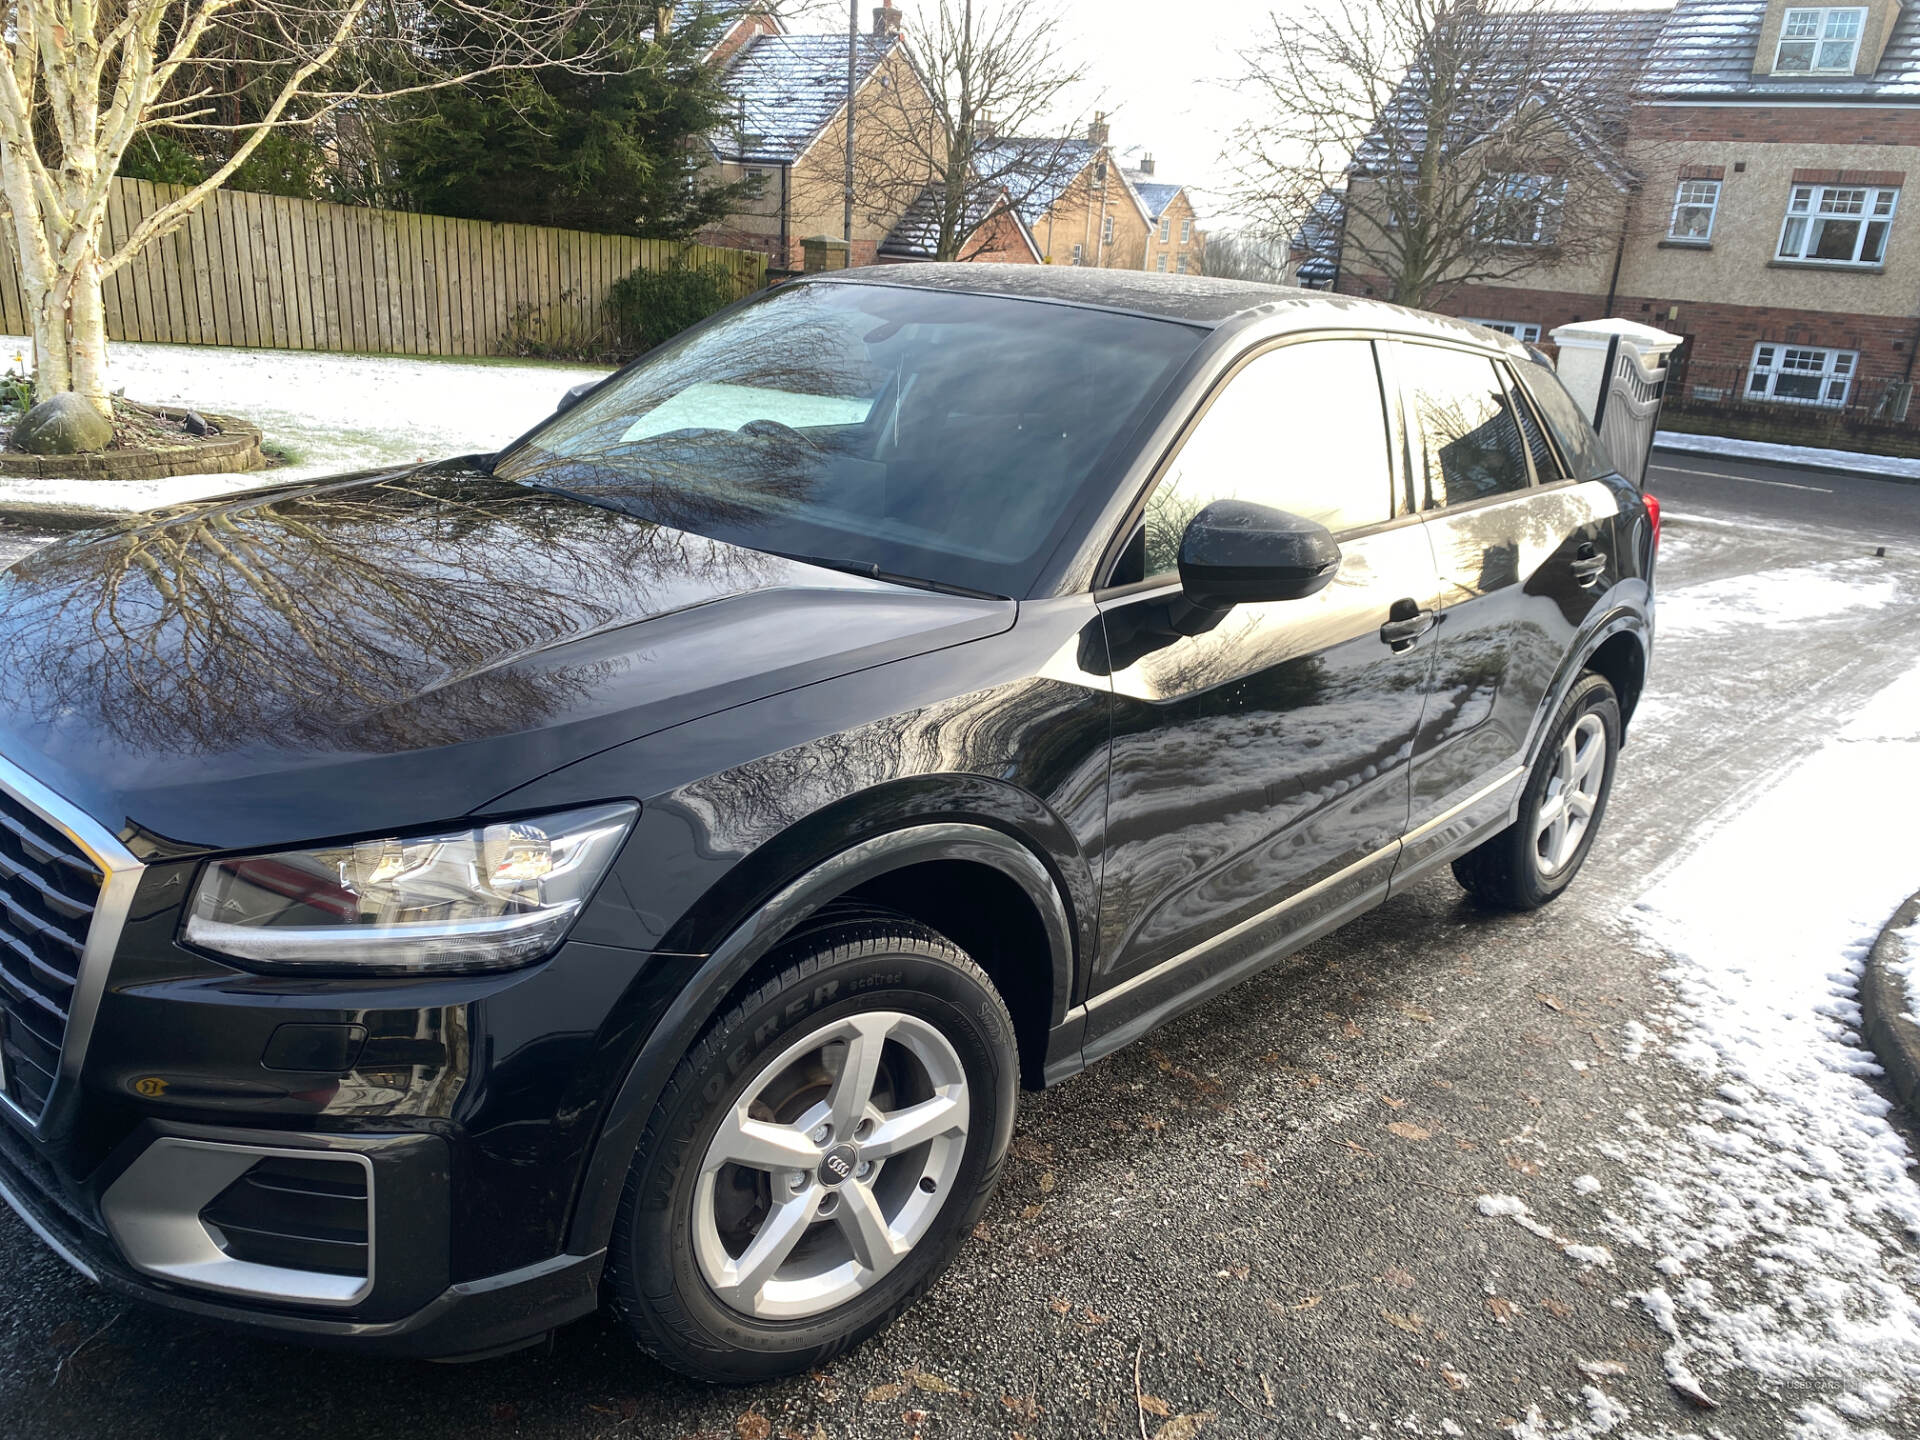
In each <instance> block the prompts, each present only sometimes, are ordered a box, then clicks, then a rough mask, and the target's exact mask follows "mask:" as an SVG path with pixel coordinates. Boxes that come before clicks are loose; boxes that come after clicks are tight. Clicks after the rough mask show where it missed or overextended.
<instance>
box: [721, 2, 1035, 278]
mask: <svg viewBox="0 0 1920 1440" xmlns="http://www.w3.org/2000/svg"><path fill="white" fill-rule="evenodd" d="M847 48H848V37H847V35H846V33H845V32H844V31H842V32H839V33H826V34H794V33H791V32H789V31H788V30H787V29H786V27H785V26H784V25H782V24H781V22H780V21H779V19H778V18H777V17H776V16H774V15H773V14H771V13H769V12H768V11H766V10H764V9H762V8H760V7H758V6H752V5H750V6H748V7H746V8H744V9H743V10H742V11H741V13H740V16H739V18H738V19H737V20H736V21H735V22H734V24H733V26H732V27H731V28H730V29H729V30H728V31H727V33H726V34H725V36H724V37H723V38H722V39H721V41H720V42H719V44H718V45H716V46H715V48H714V52H713V56H712V58H713V59H714V60H715V61H716V62H718V63H721V64H723V65H724V66H725V70H724V81H723V83H724V84H725V86H726V89H727V92H728V93H729V94H730V95H731V96H732V97H733V99H734V102H735V104H736V105H737V106H738V119H737V121H736V124H735V125H734V126H733V127H732V128H731V129H730V130H729V131H728V132H726V133H724V134H716V135H713V136H710V137H708V142H707V143H708V147H709V150H710V152H711V156H710V158H711V164H712V168H713V170H714V172H715V177H716V178H717V179H718V180H721V181H725V182H732V181H737V180H741V179H749V178H750V179H755V180H757V181H758V182H759V192H758V195H757V196H756V197H754V198H751V199H748V200H746V201H744V202H743V203H742V204H741V205H740V207H739V208H738V209H737V210H736V211H735V212H734V213H733V214H731V215H729V216H728V217H727V218H726V220H725V221H724V222H722V223H721V224H718V225H712V226H708V227H707V228H706V229H704V230H703V231H702V232H701V234H700V239H701V240H702V241H704V242H705V243H707V244H710V245H728V246H733V247H735V248H738V249H746V250H759V251H762V252H764V253H765V254H766V255H767V257H768V258H769V260H770V262H771V266H772V269H773V270H774V271H775V272H776V273H777V272H780V271H786V272H788V273H791V272H793V271H797V270H799V269H801V268H802V267H803V265H804V263H805V261H804V254H805V252H804V242H805V241H806V240H807V239H808V237H811V236H820V235H825V236H830V237H833V238H835V239H838V238H839V237H840V236H841V235H842V232H843V229H844V224H845V209H844V206H845V189H846V143H847V141H846V135H847V130H846V126H847V96H848V89H847ZM853 80H854V84H853V92H852V93H853V97H854V107H855V108H854V155H855V159H854V164H855V191H856V194H857V196H858V197H859V202H860V203H858V204H857V205H856V206H855V207H854V223H853V240H852V244H851V247H850V252H849V260H848V263H850V264H853V265H871V264H875V263H901V262H911V261H915V260H927V259H931V258H932V255H933V240H934V238H935V237H936V236H937V231H938V227H937V224H934V223H931V217H932V215H933V214H934V197H933V196H932V194H931V191H930V190H922V191H920V192H919V193H918V194H917V195H916V194H914V193H913V192H912V189H911V186H909V187H907V188H906V189H904V190H903V188H902V187H901V185H900V184H899V183H898V182H899V177H900V163H899V162H900V155H899V154H898V153H881V150H882V148H883V147H888V146H890V145H892V144H893V141H892V140H891V139H890V138H889V134H888V131H889V127H890V126H891V125H897V124H899V123H901V117H902V116H903V115H906V116H909V117H916V118H915V120H914V123H918V120H917V116H918V115H919V114H924V117H925V123H926V124H927V125H928V126H933V125H936V124H938V123H939V121H938V114H937V110H936V107H935V105H934V103H933V100H932V99H931V97H930V96H929V95H928V93H927V87H926V84H925V82H924V80H923V79H922V77H921V74H920V71H919V70H918V68H917V67H916V66H915V64H914V60H913V55H912V52H911V50H910V49H909V48H908V45H907V40H906V37H905V36H904V35H903V34H902V33H901V24H900V12H899V11H898V10H896V9H894V8H893V5H892V3H891V0H887V3H884V4H882V5H880V6H879V7H877V8H876V9H875V10H874V12H873V26H872V29H871V31H870V32H869V33H867V34H864V35H862V36H860V38H859V43H858V46H857V47H856V51H855V63H854V76H853ZM875 92H881V93H882V94H885V99H884V101H883V100H882V99H881V98H880V95H879V94H876V93H875ZM886 92H890V93H886ZM882 103H884V104H885V106H886V107H887V109H886V114H887V116H888V125H874V124H869V125H864V126H863V125H862V124H861V123H860V118H859V117H860V114H861V111H862V110H863V109H868V108H872V107H877V106H879V105H880V104H882ZM912 153H914V154H924V153H925V152H924V151H923V150H921V149H919V148H915V149H913V151H912ZM863 173H864V174H872V175H882V174H884V175H885V176H887V177H888V183H887V184H885V185H880V184H864V185H863V184H862V183H861V176H862V174H863ZM928 178H929V180H931V175H930V174H929V177H928ZM914 183H916V184H917V177H916V179H915V181H914ZM976 208H977V210H978V214H977V216H976V217H970V218H973V219H974V225H973V228H972V231H971V233H970V234H969V236H968V238H967V240H966V242H965V245H964V247H963V249H962V252H961V258H962V259H967V260H983V261H997V262H1003V263H1025V264H1031V263H1034V262H1035V261H1036V260H1037V259H1038V258H1039V256H1038V251H1037V250H1036V249H1035V248H1034V245H1033V238H1032V236H1031V235H1029V234H1027V233H1026V232H1025V230H1024V227H1023V226H1022V224H1021V221H1020V217H1019V215H1018V214H1017V213H1015V212H1014V211H1013V208H1012V207H1011V206H1010V205H1008V204H1007V203H1005V201H1004V198H1003V199H1002V200H1001V201H999V202H997V203H994V204H991V205H984V206H979V207H976Z"/></svg>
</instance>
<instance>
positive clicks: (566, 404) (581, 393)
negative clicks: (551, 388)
mask: <svg viewBox="0 0 1920 1440" xmlns="http://www.w3.org/2000/svg"><path fill="white" fill-rule="evenodd" d="M599 383H600V382H599V381H598V380H582V381H581V382H580V383H579V384H578V385H576V386H574V387H573V388H572V389H571V390H569V391H567V393H566V394H564V395H562V396H561V397H560V403H559V404H558V405H556V406H554V407H553V413H554V414H556V415H564V414H566V413H567V411H569V410H571V409H572V408H573V407H574V406H576V405H578V404H579V403H580V402H581V401H582V400H584V399H586V398H587V395H588V393H589V392H590V391H591V390H593V388H594V387H595V386H597V385H598V384H599Z"/></svg>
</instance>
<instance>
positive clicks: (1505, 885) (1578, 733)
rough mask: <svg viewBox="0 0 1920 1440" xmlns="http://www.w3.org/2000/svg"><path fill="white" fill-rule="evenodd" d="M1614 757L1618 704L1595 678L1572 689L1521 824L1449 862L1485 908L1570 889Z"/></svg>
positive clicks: (1509, 906)
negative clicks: (1568, 887) (1451, 862)
mask: <svg viewBox="0 0 1920 1440" xmlns="http://www.w3.org/2000/svg"><path fill="white" fill-rule="evenodd" d="M1619 754H1620V701H1619V699H1618V697H1616V696H1615V695H1614V693H1613V686H1611V685H1609V684H1608V683H1607V681H1606V680H1605V679H1604V678H1603V677H1602V676H1599V675H1594V674H1586V675H1582V676H1581V677H1580V679H1579V680H1578V681H1577V682H1575V684H1574V687H1573V689H1572V691H1571V692H1570V693H1569V694H1568V695H1567V698H1566V699H1565V700H1564V701H1563V702H1561V705H1560V712H1559V714H1558V715H1556V716H1555V717H1554V723H1553V728H1552V730H1551V731H1550V732H1549V733H1548V735H1547V743H1546V745H1545V746H1544V747H1543V748H1542V749H1541V751H1540V755H1539V758H1538V759H1536V760H1535V761H1534V764H1533V770H1532V773H1531V774H1529V775H1528V776H1527V788H1526V790H1525V791H1524V792H1522V794H1521V797H1520V814H1519V817H1518V818H1517V819H1516V820H1515V821H1514V822H1513V824H1511V825H1509V826H1508V827H1507V828H1506V829H1505V830H1502V831H1501V832H1500V833H1499V834H1498V835H1495V836H1494V837H1493V838H1492V839H1490V840H1487V841H1485V842H1484V843H1483V844H1481V845H1480V846H1479V847H1478V848H1477V849H1474V850H1470V851H1468V852H1467V853H1466V854H1465V855H1462V856H1461V857H1460V858H1459V859H1458V860H1456V861H1454V862H1453V874H1454V878H1455V879H1456V880H1458V881H1459V882H1460V883H1461V885H1463V886H1464V887H1465V888H1466V891H1467V893H1468V894H1469V895H1471V896H1473V898H1474V899H1475V900H1477V901H1479V902H1480V903H1481V904H1483V905H1487V906H1490V907H1493V908H1496V909H1502V910H1535V909H1538V908H1539V907H1540V906H1542V905H1544V904H1546V903H1547V902H1548V901H1549V900H1551V899H1553V897H1554V896H1556V895H1558V894H1559V893H1560V892H1561V891H1562V890H1564V889H1566V888H1567V886H1568V885H1570V884H1571V883H1572V882H1573V877H1574V876H1575V875H1577V874H1579V873H1580V866H1581V865H1582V864H1583V863H1584V862H1585V860H1586V858H1587V851H1588V850H1590V849H1591V848H1592V847H1593V837H1594V836H1595V835H1596V834H1598V833H1599V830H1600V821H1601V819H1602V817H1604V816H1605V815H1606V813H1607V795H1608V793H1609V792H1610V791H1611V790H1612V788H1613V769H1614V762H1615V760H1616V759H1617V758H1618V757H1619Z"/></svg>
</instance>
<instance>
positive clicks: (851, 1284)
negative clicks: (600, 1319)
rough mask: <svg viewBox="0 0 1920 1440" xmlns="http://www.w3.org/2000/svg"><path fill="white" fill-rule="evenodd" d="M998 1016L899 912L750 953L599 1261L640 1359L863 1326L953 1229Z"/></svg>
mask: <svg viewBox="0 0 1920 1440" xmlns="http://www.w3.org/2000/svg"><path fill="white" fill-rule="evenodd" d="M1018 1072H1019V1060H1018V1051H1017V1047H1016V1044H1015V1039H1014V1031H1013V1022H1012V1020H1011V1019H1010V1018H1009V1016H1008V1014H1007V1008H1006V1005H1005V1003H1004V1002H1003V1001H1002V999H1001V997H1000V995H999V992H998V991H997V990H995V988H994V986H993V983H992V981H991V980H989V979H988V977H987V975H986V974H985V972H984V971H982V970H981V969H980V967H979V966H977V965H975V964H974V963H973V961H972V960H971V959H970V958H968V957H967V956H966V955H965V954H963V953H962V952H961V951H960V950H959V949H957V948H956V947H955V946H954V945H952V944H951V943H950V942H948V941H947V940H946V939H944V938H943V937H941V936H939V935H936V934H934V933H933V932H932V931H930V930H925V929H923V928H921V927H919V926H916V925H913V924H911V923H909V922H906V921H900V922H898V923H892V922H887V921H871V920H869V921H861V922H857V923H850V924H849V925H847V926H845V927H843V928H840V929H836V930H829V931H825V932H821V933H817V934H816V935H814V936H813V937H812V938H811V939H810V940H809V941H806V942H802V943H801V944H800V945H798V946H797V947H796V948H795V949H793V950H789V951H787V952H784V953H782V954H781V955H779V956H777V957H775V958H774V959H772V960H770V961H769V962H768V964H767V972H766V978H764V980H763V981H762V982H761V983H758V984H756V985H753V986H752V988H750V989H749V990H748V991H747V993H745V994H744V996H742V997H741V998H739V1000H738V1002H737V1003H736V1004H733V1005H732V1006H730V1007H729V1008H727V1009H725V1010H724V1011H723V1012H722V1013H721V1014H719V1015H718V1016H716V1018H715V1019H714V1020H713V1021H712V1022H711V1023H710V1024H709V1025H708V1027H707V1029H706V1031H705V1032H704V1033H703V1034H702V1035H701V1037H700V1039H699V1040H698V1041H697V1042H696V1043H695V1044H694V1046H693V1048H692V1049H691V1050H690V1051H689V1052H688V1054H687V1056H686V1058H685V1059H684V1060H682V1061H681V1063H680V1064H679V1066H678V1067H677V1068H676V1069H675V1071H674V1074H673V1076H672V1078H671V1079H670V1080H669V1081H668V1083H667V1087H666V1090H665V1092H664V1093H663V1094H662V1096H661V1098H660V1101H659V1104H658V1105H657V1106H656V1107H655V1111H654V1114H653V1118H652V1120H651V1122H650V1123H649V1125H648V1127H647V1131H646V1134H645V1135H644V1136H643V1137H642V1139H641V1143H640V1147H639V1151H638V1153H637V1154H636V1155H635V1157H634V1161H633V1165H632V1168H631V1169H630V1171H629V1172H628V1176H627V1184H626V1192H625V1194H624V1195H623V1197H622V1200H621V1205H620V1214H619V1218H618V1220H617V1221H616V1224H615V1227H614V1236H613V1244H612V1246H611V1247H610V1250H609V1254H608V1259H607V1277H608V1281H609V1284H610V1286H611V1288H612V1290H613V1293H614V1298H615V1301H616V1304H617V1307H618V1309H619V1311H620V1313H621V1314H622V1315H623V1316H624V1318H625V1319H626V1320H627V1323H628V1324H629V1326H630V1327H631V1328H632V1330H633V1332H634V1335H635V1337H636V1338H637V1339H638V1340H639V1341H640V1343H641V1345H642V1346H644V1347H645V1348H646V1349H647V1350H648V1351H649V1352H651V1353H652V1354H653V1355H655V1356H656V1357H657V1358H659V1359H661V1360H662V1361H664V1362H666V1363H667V1364H669V1365H671V1366H673V1367H674V1368H675V1369H678V1370H682V1371H684V1372H686V1373H688V1374H691V1375H695V1376H698V1377H700V1378H703V1379H708V1380H722V1381H753V1380H760V1379H766V1378H768V1377H771V1376H775V1375H781V1374H787V1373H791V1372H792V1371H795V1370H803V1369H807V1368H809V1367H812V1366H817V1365H819V1364H821V1363H823V1362H824V1361H826V1360H827V1359H829V1358H830V1357H831V1356H833V1355H835V1354H837V1353H838V1352H839V1351H841V1350H843V1349H845V1348H847V1347H848V1346H850V1345H853V1344H856V1343H858V1342H859V1341H860V1340H862V1339H864V1338H865V1337H866V1336H868V1335H870V1334H872V1333H873V1332H874V1331H875V1330H878V1329H880V1328H881V1327H882V1326H883V1325H885V1324H886V1323H887V1322H888V1321H890V1320H891V1319H892V1318H893V1317H894V1316H895V1315H897V1314H898V1313H899V1312H900V1311H901V1310H903V1309H904V1308H905V1307H906V1306H907V1305H908V1304H909V1303H911V1301H912V1300H913V1299H914V1298H915V1297H916V1296H917V1295H918V1294H919V1293H920V1292H921V1291H922V1290H924V1289H925V1288H926V1286H927V1285H928V1284H930V1283H931V1282H932V1280H933V1279H934V1277H935V1276H937V1275H938V1274H939V1273H940V1271H941V1270H943V1269H944V1268H945V1267H946V1265H947V1263H948V1261H949V1260H951V1258H952V1256H953V1252H954V1251H955V1249H956V1248H957V1247H958V1246H959V1244H960V1241H961V1240H962V1239H963V1238H964V1237H965V1235H966V1234H967V1233H968V1232H969V1231H970V1230H971V1229H972V1228H973V1223H974V1221H975V1220H976V1219H977V1218H978V1217H979V1213H980V1210H981V1209H982V1207H983V1206H984V1205H985V1203H986V1200H987V1197H988V1195H989V1194H990V1193H991V1191H992V1189H993V1185H994V1182H995V1181H996V1180H997V1179H998V1177H999V1171H1000V1166H1001V1164H1002V1162H1003V1161H1004V1159H1005V1156H1006V1148H1007V1142H1008V1141H1009V1139H1010V1138H1011V1137H1012V1131H1013V1117H1014V1101H1015V1094H1016V1091H1017V1081H1018Z"/></svg>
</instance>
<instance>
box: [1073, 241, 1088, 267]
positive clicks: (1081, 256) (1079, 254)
mask: <svg viewBox="0 0 1920 1440" xmlns="http://www.w3.org/2000/svg"><path fill="white" fill-rule="evenodd" d="M1073 263H1074V264H1076V265H1084V264H1086V263H1087V247H1086V246H1084V245H1075V246H1074V247H1073Z"/></svg>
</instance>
